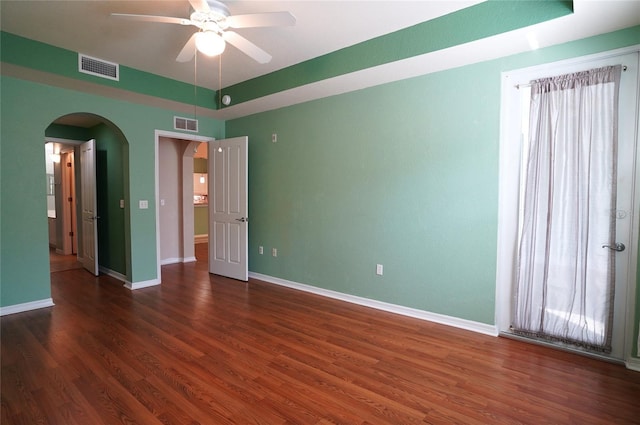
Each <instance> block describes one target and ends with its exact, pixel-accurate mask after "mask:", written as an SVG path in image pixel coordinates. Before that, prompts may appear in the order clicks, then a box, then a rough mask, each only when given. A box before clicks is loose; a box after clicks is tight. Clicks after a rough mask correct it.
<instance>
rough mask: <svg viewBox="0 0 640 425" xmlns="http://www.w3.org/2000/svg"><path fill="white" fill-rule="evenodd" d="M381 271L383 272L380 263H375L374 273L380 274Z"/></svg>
mask: <svg viewBox="0 0 640 425" xmlns="http://www.w3.org/2000/svg"><path fill="white" fill-rule="evenodd" d="M382 272H383V267H382V264H376V274H377V275H378V276H382Z"/></svg>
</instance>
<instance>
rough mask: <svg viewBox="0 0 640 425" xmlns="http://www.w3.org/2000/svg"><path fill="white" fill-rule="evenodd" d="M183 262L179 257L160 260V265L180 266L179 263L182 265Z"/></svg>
mask: <svg viewBox="0 0 640 425" xmlns="http://www.w3.org/2000/svg"><path fill="white" fill-rule="evenodd" d="M182 261H183V258H182V257H180V258H178V257H175V258H165V259H163V260H160V265H162V266H166V265H169V264H178V263H182Z"/></svg>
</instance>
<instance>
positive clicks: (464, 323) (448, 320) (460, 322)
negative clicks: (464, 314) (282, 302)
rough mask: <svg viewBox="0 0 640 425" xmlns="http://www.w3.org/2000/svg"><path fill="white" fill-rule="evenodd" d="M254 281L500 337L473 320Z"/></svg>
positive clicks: (260, 277)
mask: <svg viewBox="0 0 640 425" xmlns="http://www.w3.org/2000/svg"><path fill="white" fill-rule="evenodd" d="M249 277H250V278H252V279H257V280H261V281H264V282H268V283H273V284H275V285H280V286H286V287H288V288H292V289H297V290H300V291H304V292H309V293H312V294H316V295H320V296H323V297H327V298H333V299H337V300H341V301H346V302H349V303H352V304H358V305H362V306H365V307H370V308H375V309H376V310H382V311H387V312H390V313H395V314H400V315H402V316H408V317H413V318H415V319H420V320H426V321H428V322H435V323H440V324H442V325H447V326H453V327H455V328H460V329H465V330H468V331H472V332H477V333H481V334H485V335H490V336H498V330H497V328H496V326H494V325H488V324H486V323H480V322H474V321H472V320H466V319H460V318H458V317H453V316H447V315H444V314H438V313H432V312H429V311H424V310H418V309H415V308H410V307H404V306H401V305H397V304H390V303H386V302H383V301H377V300H372V299H369V298H363V297H358V296H355V295H349V294H344V293H342V292H337V291H332V290H329V289H323V288H318V287H316V286H311V285H306V284H304V283H298V282H292V281H290V280H286V279H280V278H278V277H273V276H268V275H264V274H260V273H254V272H249Z"/></svg>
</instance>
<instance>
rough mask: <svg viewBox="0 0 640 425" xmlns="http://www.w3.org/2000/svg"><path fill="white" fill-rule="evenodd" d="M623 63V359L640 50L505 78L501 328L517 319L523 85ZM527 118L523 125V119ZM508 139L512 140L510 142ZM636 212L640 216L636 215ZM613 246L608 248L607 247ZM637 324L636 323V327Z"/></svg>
mask: <svg viewBox="0 0 640 425" xmlns="http://www.w3.org/2000/svg"><path fill="white" fill-rule="evenodd" d="M616 64H622V65H624V66H625V67H626V70H625V71H624V72H622V75H621V80H620V94H619V121H618V168H617V176H618V178H617V205H616V211H612V212H611V214H615V217H616V218H617V220H616V229H615V234H616V242H619V243H623V244H624V245H625V247H626V249H624V250H623V251H621V252H618V253H616V257H615V261H616V264H615V295H614V307H613V326H612V341H611V343H612V350H611V353H609V354H608V356H609V357H612V358H615V359H623V358H624V357H625V353H627V354H628V353H630V350H629V348H628V347H629V343H630V341H629V340H630V338H629V337H630V335H628V334H625V330H626V329H628V327H627V326H629V325H630V323H628V322H629V321H631V320H633V318H632V316H633V315H632V314H631V313H632V311H631V309H632V308H633V307H632V304H631V303H629V302H628V299H629V297H628V294H630V293H631V292H632V291H630V287H631V285H635V274H634V273H633V271H634V270H635V268H634V264H633V263H634V262H635V257H636V255H637V234H634V223H636V222H637V221H638V218H637V217H638V213H640V211H638V205H639V204H638V201H639V199H638V194H637V193H635V192H634V190H635V189H636V188H634V178H635V177H634V176H635V175H636V167H637V164H636V143H637V140H636V134H635V128H636V123H637V119H638V109H637V106H636V102H637V97H636V96H637V93H638V54H637V53H632V54H625V55H616V56H609V57H606V55H605V57H603V58H598V59H593V60H585V61H577V62H575V63H568V64H563V65H560V66H558V67H556V66H554V65H547V66H545V67H539V68H534V69H532V70H527V71H524V72H522V73H519V72H516V73H513V74H510V75H507V76H504V77H503V95H504V96H505V98H503V107H505V109H504V110H503V132H504V133H503V136H502V142H501V154H500V155H501V159H500V161H501V165H500V167H501V170H500V174H501V177H500V180H501V183H500V192H501V193H500V200H499V203H500V207H499V208H500V212H499V220H498V221H499V231H498V277H497V280H498V293H497V298H498V299H497V305H498V314H497V319H498V327H499V331H502V332H507V333H509V326H510V323H511V314H512V313H513V310H512V304H511V303H512V302H513V298H512V296H513V293H512V287H511V282H512V281H513V277H514V276H515V267H516V266H515V255H516V254H515V253H516V252H517V245H516V241H517V239H518V227H517V226H518V218H517V217H518V206H517V205H518V201H517V198H518V192H519V190H520V189H519V187H518V186H519V183H518V182H519V181H520V179H521V178H522V176H521V174H520V173H521V170H520V168H519V167H520V165H519V164H520V162H521V158H522V156H521V155H522V153H521V151H520V147H518V146H516V145H517V143H516V144H510V143H508V142H505V141H509V140H518V138H519V137H520V136H521V134H524V133H526V132H527V127H526V126H527V125H528V124H527V123H526V121H527V118H526V117H527V116H528V112H527V110H526V108H527V106H526V105H528V96H523V94H522V93H523V91H527V89H526V88H524V90H523V87H522V86H520V88H519V89H518V87H517V85H518V84H520V85H522V84H524V85H525V86H526V83H527V82H528V81H530V80H533V79H536V78H541V77H547V76H552V75H562V74H567V73H571V72H579V71H584V70H588V69H593V68H597V67H602V66H607V65H616ZM521 123H522V124H521ZM505 143H506V144H505ZM634 217H635V218H634ZM603 249H605V250H606V249H607V248H603ZM631 327H633V326H631Z"/></svg>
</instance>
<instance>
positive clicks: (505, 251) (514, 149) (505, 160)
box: [495, 45, 640, 370]
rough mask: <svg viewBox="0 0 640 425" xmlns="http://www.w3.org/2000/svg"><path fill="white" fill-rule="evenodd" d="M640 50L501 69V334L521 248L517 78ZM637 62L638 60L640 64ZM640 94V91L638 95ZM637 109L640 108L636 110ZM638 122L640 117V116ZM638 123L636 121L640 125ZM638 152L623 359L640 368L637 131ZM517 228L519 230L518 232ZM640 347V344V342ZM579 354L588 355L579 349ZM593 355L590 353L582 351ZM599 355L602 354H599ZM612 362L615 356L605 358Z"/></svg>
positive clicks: (638, 47) (498, 291)
mask: <svg viewBox="0 0 640 425" xmlns="http://www.w3.org/2000/svg"><path fill="white" fill-rule="evenodd" d="M638 52H640V45H636V46H631V47H627V48H622V49H616V50H611V51H607V52H602V53H598V54H593V55H588V56H581V57H578V58H572V59H568V60H562V61H557V62H553V63H546V64H542V65H537V66H532V67H528V68H523V69H517V70H513V71H507V72H503V73H502V76H501V78H502V88H501V93H502V95H501V112H500V121H501V122H500V154H499V179H498V192H499V195H498V238H497V239H498V240H497V242H498V243H497V264H496V296H495V299H496V311H495V315H496V316H495V323H496V327H497V328H498V332H500V333H505V332H507V331H508V329H509V326H510V318H511V305H512V283H513V278H514V270H515V265H514V263H513V261H514V258H515V252H516V251H517V246H516V240H515V239H516V238H514V237H513V234H514V229H517V228H518V227H517V226H518V199H519V187H520V181H519V180H520V179H519V176H520V174H519V170H520V148H519V146H516V144H514V143H510V141H511V140H513V139H512V138H511V135H513V134H519V132H520V117H519V116H514V110H513V108H510V107H509V105H512V104H513V102H514V99H513V96H514V94H513V93H514V92H513V87H514V85H515V84H516V83H517V82H518V81H514V80H515V79H516V78H514V77H522V76H523V75H526V74H534V73H540V72H543V71H545V70H547V71H548V70H550V69H553V68H561V67H566V66H572V65H578V64H580V63H588V62H591V61H596V60H604V59H608V58H613V57H616V56H622V55H627V54H632V53H638ZM635 66H638V64H635ZM636 95H638V94H636ZM636 112H638V111H636ZM635 118H636V120H639V117H638V116H637V115H636V117H635ZM637 125H638V122H637V121H636V128H637ZM635 139H636V140H635V155H634V165H633V172H632V173H633V182H632V186H633V189H632V194H631V197H632V202H631V214H630V215H631V218H630V219H631V220H632V222H631V226H630V227H631V232H630V239H629V242H630V243H629V246H628V250H629V258H630V261H629V262H628V266H627V271H628V274H627V293H626V294H622V296H626V306H625V307H626V308H625V310H626V311H625V323H624V349H623V353H622V356H623V359H622V361H624V362H625V363H626V365H627V367H628V368H632V369H636V370H638V369H639V368H640V362H638V359H634V358H633V357H632V353H633V341H634V338H635V335H634V333H635V304H636V285H637V283H636V277H637V266H638V264H637V258H638V236H639V235H640V232H639V230H640V219H639V213H640V169H639V168H638V167H639V165H640V149H638V132H637V130H636V133H635ZM516 232H517V230H516ZM638 345H640V342H639V344H638ZM580 353H583V352H582V351H580ZM583 354H588V353H586V352H585V353H583ZM638 354H639V356H638V357H640V353H638ZM594 356H596V357H600V356H598V355H596V354H594ZM602 357H603V358H605V359H607V360H614V361H615V359H613V358H610V357H607V356H602Z"/></svg>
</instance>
